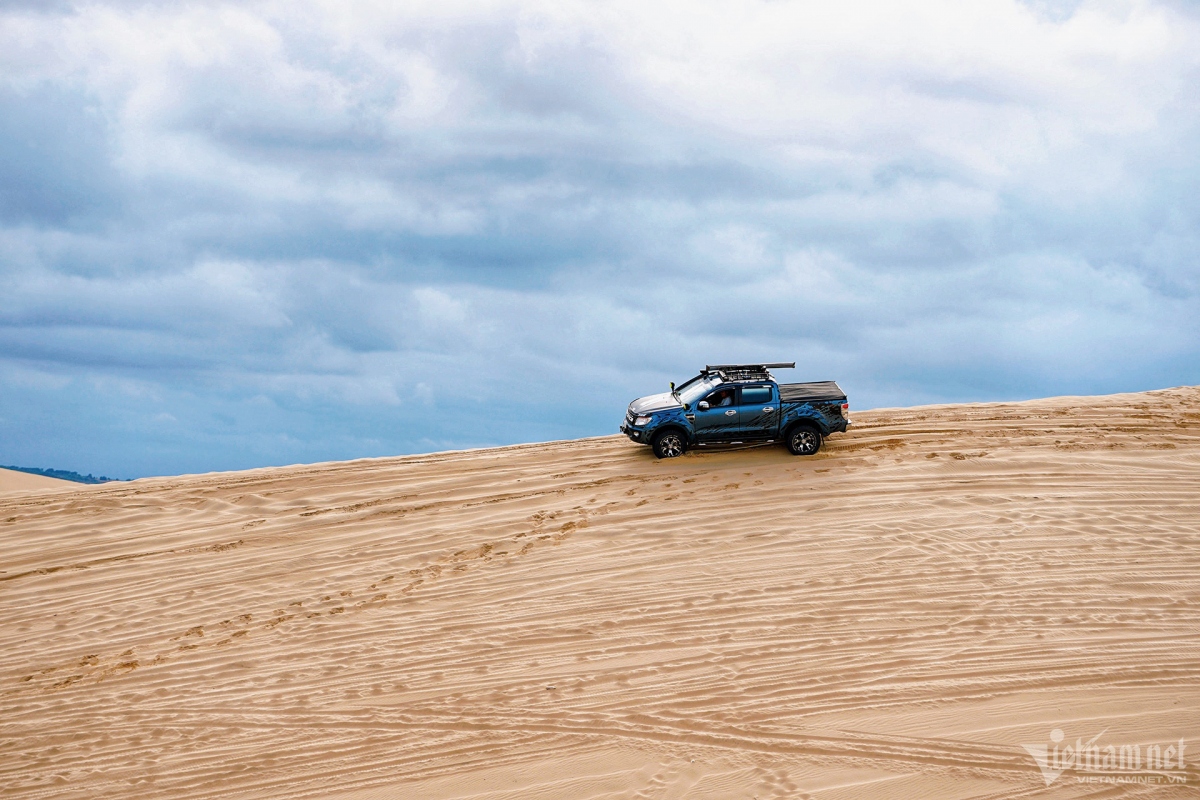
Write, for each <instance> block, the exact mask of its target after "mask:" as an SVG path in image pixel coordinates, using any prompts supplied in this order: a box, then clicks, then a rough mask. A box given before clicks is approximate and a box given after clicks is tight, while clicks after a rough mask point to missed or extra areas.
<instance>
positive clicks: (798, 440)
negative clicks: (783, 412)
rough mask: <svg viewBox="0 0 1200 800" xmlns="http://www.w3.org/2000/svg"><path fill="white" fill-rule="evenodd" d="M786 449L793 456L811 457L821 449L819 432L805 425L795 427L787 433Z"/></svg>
mask: <svg viewBox="0 0 1200 800" xmlns="http://www.w3.org/2000/svg"><path fill="white" fill-rule="evenodd" d="M787 448H788V450H790V451H792V455H794V456H811V455H812V454H813V453H815V452H817V451H818V450H820V449H821V432H820V431H818V430H817V429H816V428H810V427H808V426H807V425H797V426H796V427H794V428H792V429H791V430H790V431H788V436H787Z"/></svg>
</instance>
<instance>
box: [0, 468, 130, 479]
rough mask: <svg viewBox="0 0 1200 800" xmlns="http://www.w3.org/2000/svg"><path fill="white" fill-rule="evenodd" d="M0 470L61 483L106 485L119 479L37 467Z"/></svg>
mask: <svg viewBox="0 0 1200 800" xmlns="http://www.w3.org/2000/svg"><path fill="white" fill-rule="evenodd" d="M0 468H3V469H11V470H13V471H14V472H28V473H29V474H30V475H45V476H46V477H47V478H58V479H59V480H62V481H75V483H108V482H110V481H119V480H121V479H120V478H109V477H107V476H105V475H101V476H100V477H99V478H97V477H96V476H95V475H80V474H79V473H78V472H72V471H71V470H69V469H38V468H37V467H9V466H5V465H3V464H0Z"/></svg>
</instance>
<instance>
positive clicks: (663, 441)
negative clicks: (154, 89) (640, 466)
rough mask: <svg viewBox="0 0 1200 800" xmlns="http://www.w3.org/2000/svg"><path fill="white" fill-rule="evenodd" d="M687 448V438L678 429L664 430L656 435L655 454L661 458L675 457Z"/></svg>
mask: <svg viewBox="0 0 1200 800" xmlns="http://www.w3.org/2000/svg"><path fill="white" fill-rule="evenodd" d="M684 450H687V440H686V439H684V438H683V434H682V433H680V432H679V431H676V430H668V431H663V432H662V433H660V434H659V435H658V436H655V437H654V455H656V456H658V457H659V458H675V457H676V456H681V455H683V451H684Z"/></svg>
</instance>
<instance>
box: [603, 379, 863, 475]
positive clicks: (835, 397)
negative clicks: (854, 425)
mask: <svg viewBox="0 0 1200 800" xmlns="http://www.w3.org/2000/svg"><path fill="white" fill-rule="evenodd" d="M795 366H796V364H795V363H794V362H793V363H787V364H718V365H715V366H712V365H710V366H707V367H705V368H704V371H703V372H701V373H700V374H699V375H697V376H696V377H694V378H692V379H691V380H689V381H687V382H685V383H684V384H682V385H680V386H676V385H675V384H673V383H672V384H671V391H669V392H664V393H663V394H652V395H649V396H648V397H639V398H638V399H637V400H634V401H633V402H632V403H630V404H629V408H628V410H626V412H625V421H624V422H623V423H622V424H621V433H623V434H625V435H626V436H628V437H629V438H630V439H632V440H633V441H635V442H639V443H641V444H648V445H650V446H651V447H653V448H654V455H656V456H658V457H659V458H674V457H675V456H680V455H683V454H684V453H685V452H686V451H687V450H688V448H690V447H698V446H699V447H703V446H705V445H717V444H735V443H748V442H770V441H776V442H783V443H784V444H785V445H787V448H788V450H790V451H791V452H792V453H793V454H794V455H798V456H810V455H812V454H813V453H815V452H817V451H818V450H820V449H821V441H822V440H823V439H824V437H826V436H828V435H829V434H831V433H836V432H841V431H845V430H846V426H848V425H849V424H850V419H849V417H850V404H849V403H848V402H847V401H846V393H845V392H843V391H842V389H841V387H840V386H838V385H837V383H835V382H834V381H818V382H815V383H778V382H776V380H775V377H774V376H773V375H772V374H771V370H772V369H791V368H794V367H795Z"/></svg>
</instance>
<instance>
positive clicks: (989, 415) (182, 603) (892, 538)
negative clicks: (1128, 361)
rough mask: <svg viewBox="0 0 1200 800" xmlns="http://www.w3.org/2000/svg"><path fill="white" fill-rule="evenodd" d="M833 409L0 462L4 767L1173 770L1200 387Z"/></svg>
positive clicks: (460, 777)
mask: <svg viewBox="0 0 1200 800" xmlns="http://www.w3.org/2000/svg"><path fill="white" fill-rule="evenodd" d="M854 420H855V425H854V427H853V428H852V430H851V431H850V432H848V433H847V434H845V435H840V436H835V437H832V438H831V439H830V440H829V441H828V442H827V444H826V448H825V450H823V451H822V453H820V454H819V455H818V456H816V457H813V458H808V459H798V458H794V457H792V456H790V455H788V454H787V453H786V452H785V451H784V450H783V449H782V448H778V447H769V448H761V447H760V448H750V449H744V450H739V451H733V452H703V453H694V454H689V455H688V456H686V457H684V458H681V459H674V460H670V461H656V460H655V459H654V458H653V457H652V456H651V454H650V453H649V451H648V449H647V448H644V447H640V446H638V445H634V444H631V443H629V442H627V441H625V440H623V439H622V438H620V437H604V438H599V439H590V440H582V441H575V442H554V443H549V444H539V445H521V446H516V447H509V448H499V449H493V450H477V451H465V452H457V453H443V454H433V455H427V456H411V457H404V458H393V459H372V460H363V461H355V462H346V463H339V464H322V465H309V466H298V467H287V468H275V469H262V470H254V471H250V472H244V473H224V474H212V475H201V476H185V477H180V478H157V479H152V480H142V481H134V482H132V483H121V484H109V485H103V486H98V487H87V488H86V489H81V490H79V491H74V492H54V493H47V494H36V493H34V494H24V495H20V496H7V497H0V556H2V558H0V570H2V571H0V614H3V619H4V620H5V623H4V626H3V627H2V628H0V703H2V706H0V708H2V709H3V711H4V733H3V738H2V739H0V786H2V787H3V788H0V795H2V796H17V797H73V796H79V797H95V796H110V795H121V796H136V797H171V798H189V797H239V796H245V797H251V796H252V797H332V798H341V800H351V799H352V798H353V799H354V800H358V799H361V800H367V798H381V799H382V798H413V797H420V798H424V797H430V798H454V797H459V798H465V797H480V798H482V797H487V798H590V797H597V798H599V797H628V798H634V797H641V798H681V797H688V798H753V797H758V798H767V797H788V798H791V797H814V798H843V797H846V798H849V797H861V796H863V795H864V794H868V793H869V794H870V795H871V796H872V797H974V798H989V797H995V798H1000V797H1020V796H1026V795H1029V796H1032V795H1035V794H1036V795H1038V796H1047V797H1079V796H1098V795H1099V794H1101V793H1103V792H1117V793H1118V794H1119V793H1122V792H1124V793H1128V794H1130V795H1138V796H1154V797H1173V796H1184V795H1187V796H1193V795H1194V792H1195V787H1196V786H1197V785H1200V784H1198V783H1197V781H1198V780H1200V775H1198V774H1197V772H1196V771H1195V768H1194V767H1193V766H1191V765H1190V764H1189V766H1188V767H1187V771H1186V776H1187V777H1188V779H1189V782H1190V788H1189V787H1188V786H1184V787H1178V786H1168V785H1162V786H1140V787H1139V786H1116V787H1114V786H1111V785H1109V786H1101V785H1095V784H1088V783H1084V782H1081V781H1079V780H1077V779H1076V778H1075V776H1072V775H1067V776H1064V777H1063V778H1062V779H1061V780H1058V781H1056V782H1055V783H1053V784H1052V785H1051V786H1049V787H1047V786H1046V785H1045V783H1044V781H1043V778H1042V776H1041V774H1040V773H1039V771H1038V769H1037V767H1036V765H1035V763H1034V761H1033V760H1032V759H1031V758H1030V756H1029V755H1028V754H1027V753H1026V752H1025V751H1024V750H1023V749H1022V747H1021V745H1022V744H1023V743H1038V742H1046V741H1047V736H1048V735H1049V732H1050V731H1051V730H1052V729H1054V728H1056V727H1057V728H1060V729H1062V730H1064V731H1065V732H1066V735H1067V737H1069V740H1072V741H1073V740H1074V738H1075V737H1076V736H1080V737H1082V738H1083V739H1085V740H1086V739H1088V738H1090V737H1092V736H1095V735H1096V734H1100V733H1101V732H1103V736H1104V737H1105V740H1106V741H1114V742H1118V743H1123V742H1140V743H1143V744H1146V743H1150V742H1161V743H1166V742H1169V741H1170V742H1173V741H1175V740H1177V739H1180V738H1185V739H1187V740H1188V741H1195V742H1197V743H1196V744H1195V745H1192V746H1193V747H1195V748H1196V751H1197V752H1200V729H1198V725H1197V722H1196V714H1195V709H1196V708H1197V707H1198V706H1200V611H1198V604H1200V547H1198V545H1200V510H1198V506H1197V502H1196V501H1197V489H1196V486H1197V480H1196V479H1197V477H1198V475H1200V389H1196V388H1180V389H1170V390H1163V391H1157V392H1147V393H1142V394H1129V395H1114V396H1110V397H1100V398H1054V399H1049V400H1039V401H1030V402H1026V403H1007V404H1003V403H1001V404H982V405H957V406H929V407H923V408H913V409H885V410H879V411H874V412H865V413H857V414H855V415H854ZM1189 752H1191V751H1189ZM1197 758H1200V756H1197ZM1106 796H1110V795H1106Z"/></svg>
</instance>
